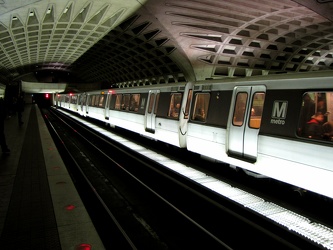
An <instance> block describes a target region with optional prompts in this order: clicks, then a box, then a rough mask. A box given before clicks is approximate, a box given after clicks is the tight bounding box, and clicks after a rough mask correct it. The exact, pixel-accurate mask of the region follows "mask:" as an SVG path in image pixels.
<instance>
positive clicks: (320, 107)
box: [297, 92, 333, 141]
mask: <svg viewBox="0 0 333 250" xmlns="http://www.w3.org/2000/svg"><path fill="white" fill-rule="evenodd" d="M332 112H333V92H306V93H305V94H304V95H303V99H302V108H301V114H300V119H299V123H298V124H299V125H298V130H297V134H298V135H299V136H302V137H306V138H309V139H317V140H318V139H320V140H328V141H333V113H332Z"/></svg>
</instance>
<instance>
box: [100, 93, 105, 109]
mask: <svg viewBox="0 0 333 250" xmlns="http://www.w3.org/2000/svg"><path fill="white" fill-rule="evenodd" d="M105 97H106V95H100V97H99V103H98V106H99V107H101V108H104V107H105V102H106V98H105Z"/></svg>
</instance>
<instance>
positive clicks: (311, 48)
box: [0, 0, 333, 86]
mask: <svg viewBox="0 0 333 250" xmlns="http://www.w3.org/2000/svg"><path fill="white" fill-rule="evenodd" d="M332 13H333V1H325V0H320V1H319V0H302V1H301V0H299V1H292V0H279V1H275V0H261V1H256V0H223V1H222V0H182V1H177V0H115V1H112V0H108V1H107V0H95V1H80V0H60V1H59V0H57V1H52V0H25V1H21V0H0V83H3V84H7V83H10V82H12V81H15V80H19V79H25V80H26V79H28V80H29V79H33V78H36V72H37V73H38V72H42V71H44V72H45V71H47V72H51V71H52V72H65V74H63V75H62V76H61V77H60V78H59V79H56V81H69V79H70V78H69V77H67V78H66V76H71V77H72V76H75V77H74V78H71V81H78V79H79V80H80V81H82V82H96V83H97V82H103V83H106V85H118V86H127V85H144V84H154V83H168V82H177V81H184V80H202V79H208V78H221V77H228V76H229V77H230V76H240V77H243V76H252V75H260V74H274V73H281V72H300V71H317V70H330V69H332V68H333V14H332Z"/></svg>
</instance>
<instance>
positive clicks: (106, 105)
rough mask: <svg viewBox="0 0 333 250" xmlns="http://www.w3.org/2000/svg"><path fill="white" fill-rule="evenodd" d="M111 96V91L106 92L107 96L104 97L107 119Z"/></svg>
mask: <svg viewBox="0 0 333 250" xmlns="http://www.w3.org/2000/svg"><path fill="white" fill-rule="evenodd" d="M111 97H112V94H111V93H108V94H107V98H106V103H105V110H104V112H105V119H107V120H109V117H110V104H111Z"/></svg>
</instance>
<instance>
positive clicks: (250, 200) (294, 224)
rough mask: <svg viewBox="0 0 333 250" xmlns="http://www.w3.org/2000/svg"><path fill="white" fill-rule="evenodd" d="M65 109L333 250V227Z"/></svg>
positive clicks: (179, 171)
mask: <svg viewBox="0 0 333 250" xmlns="http://www.w3.org/2000/svg"><path fill="white" fill-rule="evenodd" d="M58 111H60V112H63V113H64V114H66V115H67V116H69V117H71V118H73V119H75V120H77V121H79V122H81V123H83V124H85V125H87V126H89V127H90V128H92V129H94V130H95V131H97V132H99V133H101V134H103V135H104V136H108V137H109V138H110V139H112V140H115V141H117V142H119V143H121V144H123V145H125V146H127V147H128V148H130V149H134V150H135V151H136V152H139V153H140V154H142V155H144V156H146V157H148V158H150V159H152V160H155V161H158V162H159V163H160V164H162V165H164V166H165V167H167V168H169V169H171V170H173V171H175V172H177V173H179V174H181V175H183V176H185V177H187V178H189V179H191V180H193V181H195V182H197V183H198V184H200V185H202V186H204V187H206V188H208V189H210V190H212V191H214V192H216V193H218V194H220V195H222V196H224V197H227V198H229V199H230V200H233V201H235V202H237V203H238V204H240V205H242V206H244V207H245V208H247V209H251V210H252V211H255V212H257V213H259V214H261V215H263V216H264V217H266V218H268V219H270V220H272V221H274V222H276V223H278V224H280V225H281V226H283V227H285V228H287V229H288V230H290V231H293V232H295V233H297V234H299V235H302V236H303V237H305V238H307V239H309V240H311V241H313V242H315V243H317V244H319V245H321V246H323V247H324V248H326V249H333V229H332V228H329V227H327V226H325V225H322V224H320V223H317V222H315V221H312V220H311V219H309V218H306V217H304V216H302V215H300V214H297V213H295V212H293V211H291V210H288V209H286V208H284V207H282V206H280V205H278V204H275V203H273V202H270V201H267V200H265V199H263V198H261V197H258V196H256V195H253V194H251V193H248V192H247V191H245V190H242V189H239V188H236V187H232V186H231V185H229V184H228V183H225V182H223V181H221V180H218V179H216V178H214V177H212V176H209V175H207V174H205V173H203V172H200V171H198V170H196V169H193V168H191V167H188V166H186V165H184V164H181V163H179V162H176V161H174V160H172V159H170V158H168V157H166V156H164V155H161V154H158V153H156V152H154V151H151V150H149V149H146V148H144V147H142V146H140V145H137V144H135V143H133V142H131V141H128V140H127V139H125V138H123V137H121V136H118V135H115V134H113V133H111V132H110V131H107V130H104V129H103V128H100V127H98V126H96V125H94V124H92V123H90V122H88V121H85V120H83V119H81V118H79V117H76V116H74V115H72V114H70V113H68V112H66V111H64V110H58Z"/></svg>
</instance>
